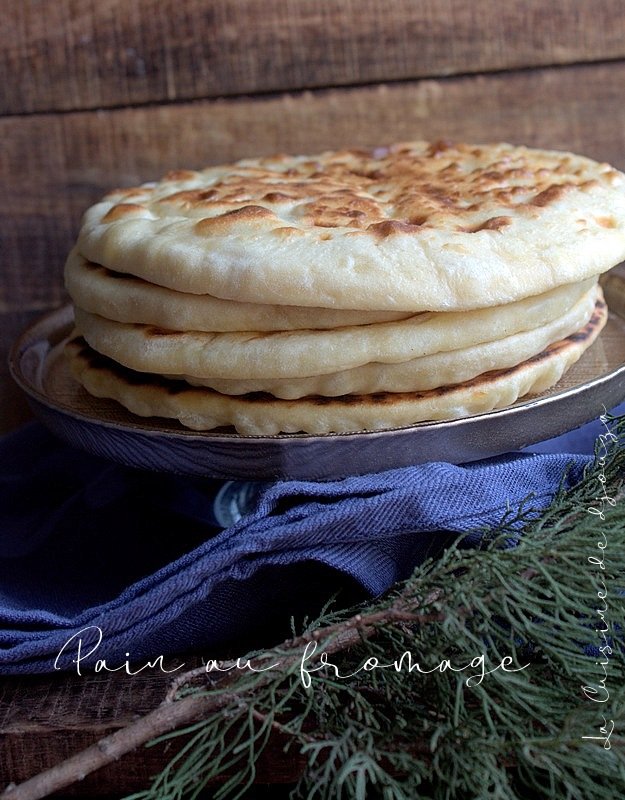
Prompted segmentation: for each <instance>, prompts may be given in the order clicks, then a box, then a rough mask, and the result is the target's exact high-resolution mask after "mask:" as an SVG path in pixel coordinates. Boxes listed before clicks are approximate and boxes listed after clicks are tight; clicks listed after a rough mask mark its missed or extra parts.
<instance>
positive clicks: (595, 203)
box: [78, 142, 625, 312]
mask: <svg viewBox="0 0 625 800" xmlns="http://www.w3.org/2000/svg"><path fill="white" fill-rule="evenodd" d="M624 180H625V176H623V175H622V174H621V173H620V172H618V171H617V170H615V169H613V168H612V167H610V166H609V165H607V164H600V163H598V162H595V161H593V160H591V159H588V158H584V157H582V156H578V155H574V154H571V153H564V152H556V151H546V150H538V149H531V148H525V147H515V146H512V145H508V144H485V145H467V144H449V143H442V142H439V143H428V142H409V143H404V144H397V145H393V146H391V147H388V148H376V149H373V150H341V151H331V152H326V153H322V154H319V155H316V156H276V157H272V158H264V159H262V158H261V159H247V160H244V161H240V162H237V163H235V164H231V165H226V166H219V167H210V168H208V169H206V170H203V171H198V172H196V171H178V172H174V173H169V174H168V175H166V176H165V177H164V178H163V179H162V180H161V181H159V182H157V183H153V184H146V185H144V186H141V187H137V188H133V189H123V190H119V191H117V192H113V193H111V194H109V195H107V196H106V197H105V198H104V199H103V200H102V201H101V202H100V203H97V204H96V205H95V206H93V207H92V208H90V209H89V210H88V211H87V213H86V214H85V217H84V220H83V226H82V229H81V232H80V235H79V239H78V250H79V252H80V253H81V254H82V255H83V256H84V257H85V258H86V259H88V260H90V261H93V262H95V263H97V264H100V265H102V266H104V267H107V268H109V269H111V270H115V271H117V272H123V273H129V274H131V275H135V276H137V277H140V278H143V279H144V280H146V281H148V282H150V283H152V284H156V285H158V286H164V287H168V288H170V289H173V290H175V291H178V292H184V293H191V294H210V295H212V296H214V297H218V298H222V299H223V298H225V299H230V300H236V301H238V302H246V303H260V304H270V305H295V306H306V307H313V308H314V307H325V308H334V309H355V310H371V311H394V312H398V311H399V312H402V311H407V312H420V311H458V310H470V309H476V308H484V307H490V306H498V305H502V304H507V303H510V302H513V301H516V300H519V299H521V298H524V297H527V296H530V295H536V294H540V293H544V292H547V291H549V290H551V289H553V288H555V287H557V286H561V285H563V284H568V283H575V282H578V281H581V280H585V279H587V278H590V277H592V276H594V275H597V274H599V273H601V272H603V271H605V270H607V269H609V268H610V267H611V266H613V265H614V264H615V263H617V262H618V261H620V260H623V259H625V189H624V186H625V183H624Z"/></svg>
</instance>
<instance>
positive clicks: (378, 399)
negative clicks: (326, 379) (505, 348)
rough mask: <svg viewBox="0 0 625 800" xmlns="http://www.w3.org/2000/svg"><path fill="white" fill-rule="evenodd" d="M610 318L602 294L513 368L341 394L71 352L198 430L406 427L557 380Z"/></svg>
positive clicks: (107, 391)
mask: <svg viewBox="0 0 625 800" xmlns="http://www.w3.org/2000/svg"><path fill="white" fill-rule="evenodd" d="M606 321H607V309H606V306H605V303H603V302H602V301H597V304H596V308H595V312H594V313H593V316H592V318H591V319H590V320H589V322H588V323H587V325H585V326H584V328H583V329H582V330H580V331H578V332H576V333H574V334H572V335H571V336H568V337H566V338H565V339H563V340H560V341H559V342H556V343H554V344H552V345H550V346H549V347H548V348H547V349H546V350H544V351H543V352H542V353H539V354H538V355H536V356H534V357H533V358H531V359H529V360H528V361H525V362H523V363H521V364H518V365H517V366H515V367H511V368H510V369H506V370H500V371H495V372H488V373H485V374H483V375H480V376H478V377H477V378H475V379H474V380H472V381H468V382H466V383H462V384H459V385H456V386H449V387H441V388H439V389H433V390H431V391H427V392H410V393H389V392H380V393H376V394H370V395H344V396H342V397H338V398H327V397H318V396H317V397H314V396H313V397H306V398H302V399H300V400H276V399H275V398H272V397H271V396H270V395H267V394H263V393H260V394H252V395H244V396H242V397H230V396H227V395H222V394H220V393H218V392H215V391H213V390H211V389H206V388H196V387H191V386H189V385H188V384H186V383H185V382H183V381H168V380H167V379H166V378H163V377H161V376H157V375H148V374H143V373H137V372H133V371H131V370H128V369H125V368H124V367H121V366H120V365H118V364H116V363H115V362H114V361H111V360H110V359H107V358H106V357H104V356H101V355H99V354H98V353H96V352H95V351H93V350H91V348H89V346H88V345H87V344H86V343H85V342H84V340H82V339H76V340H73V341H70V342H69V343H68V345H67V353H68V357H69V360H70V365H71V369H72V372H73V374H74V375H75V377H76V378H77V379H78V380H79V381H80V382H81V383H82V384H83V386H84V387H85V388H86V389H87V391H88V392H89V393H91V394H92V395H95V396H96V397H107V398H111V399H114V400H117V401H118V402H119V403H121V404H122V405H123V406H125V407H126V408H127V409H128V410H129V411H131V412H132V413H134V414H137V415H139V416H142V417H154V416H155V417H165V418H169V419H174V420H179V421H180V422H181V423H182V424H183V425H184V426H186V427H188V428H192V429H194V430H211V429H214V428H218V427H221V426H230V425H232V426H234V427H235V428H236V430H237V431H238V432H239V433H240V434H244V435H274V434H277V433H280V432H284V433H289V432H300V431H301V432H306V433H313V434H320V433H328V432H333V431H334V432H349V431H362V430H375V429H385V428H394V427H403V426H407V425H412V424H414V423H417V422H421V421H424V420H441V419H452V418H458V417H464V416H469V415H471V414H478V413H483V412H486V411H491V410H493V409H495V408H501V407H505V406H509V405H511V404H512V403H514V402H515V401H516V400H517V399H518V398H519V397H522V396H524V395H526V394H529V393H538V392H541V391H544V390H545V389H547V388H549V387H550V386H553V385H554V384H555V383H557V381H558V380H559V379H560V377H561V376H562V375H563V374H564V372H565V371H566V370H567V369H568V368H569V367H570V366H571V365H572V364H573V363H574V362H575V361H577V359H578V358H579V357H580V356H581V355H582V353H583V352H584V350H586V349H587V348H588V347H589V346H590V345H591V344H592V342H593V341H594V339H596V337H597V336H598V335H599V332H600V330H601V328H602V327H603V325H604V324H605V322H606Z"/></svg>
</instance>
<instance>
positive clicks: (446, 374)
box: [177, 286, 601, 400]
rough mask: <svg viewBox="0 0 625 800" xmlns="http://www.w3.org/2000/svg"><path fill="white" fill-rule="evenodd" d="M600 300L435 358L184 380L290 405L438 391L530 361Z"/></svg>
mask: <svg viewBox="0 0 625 800" xmlns="http://www.w3.org/2000/svg"><path fill="white" fill-rule="evenodd" d="M600 298H601V290H600V289H599V287H598V286H596V287H595V289H594V290H592V291H590V292H588V293H587V294H585V295H584V296H583V297H582V298H581V299H580V300H578V301H577V303H575V305H574V306H573V307H572V308H571V309H569V310H568V311H567V312H566V313H564V314H563V315H562V316H561V317H558V318H557V319H556V320H554V321H553V322H549V323H548V324H547V325H543V326H541V327H539V328H534V329H533V330H531V331H523V332H521V333H516V334H513V335H512V336H506V337H505V338H504V339H497V340H495V341H494V342H483V343H482V344H476V345H474V346H473V347H465V348H462V349H460V350H448V351H446V352H441V353H433V354H432V355H429V356H423V357H422V358H415V359H412V360H411V361H402V362H401V363H399V364H380V363H377V362H374V363H370V364H364V365H363V366H361V367H354V368H353V369H347V370H343V371H342V372H334V373H330V374H329V375H313V376H311V377H309V378H290V379H288V378H284V379H279V378H277V379H274V380H270V379H266V378H265V379H263V378H257V379H256V380H245V379H243V380H220V379H219V378H212V379H211V378H208V379H205V380H202V379H198V378H193V377H190V376H186V375H185V376H182V377H183V379H184V380H186V381H187V383H190V384H191V385H193V386H209V387H210V388H211V389H215V390H216V391H218V392H221V393H222V394H236V395H238V394H250V393H252V392H267V393H268V394H271V395H273V396H274V397H280V398H283V399H286V400H296V399H297V398H299V397H306V396H307V395H314V394H318V395H322V396H324V397H338V396H340V395H344V394H372V393H374V392H421V391H426V390H428V389H436V388H438V387H439V386H450V385H453V384H456V383H462V382H463V381H468V380H471V379H472V378H475V377H476V376H477V375H480V374H481V373H483V372H490V371H491V370H499V369H505V368H508V367H513V366H515V364H518V363H520V362H521V361H526V360H527V359H528V358H531V357H532V356H534V355H536V354H537V353H540V352H541V351H542V350H544V349H545V348H546V347H548V346H549V345H550V344H552V343H553V342H556V341H558V340H559V339H563V338H565V337H566V336H569V335H570V334H572V333H573V332H574V331H577V330H579V329H580V328H582V327H583V326H584V325H585V324H586V323H587V322H588V320H589V319H590V317H591V316H592V313H593V311H594V308H595V303H596V301H597V300H598V299H600ZM177 377H180V376H177Z"/></svg>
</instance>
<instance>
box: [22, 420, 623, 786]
mask: <svg viewBox="0 0 625 800" xmlns="http://www.w3.org/2000/svg"><path fill="white" fill-rule="evenodd" d="M610 425H611V429H610V430H611V433H610V436H609V437H608V436H605V437H604V439H603V440H600V441H599V442H598V444H597V449H596V453H595V460H594V463H593V464H592V465H591V466H590V467H589V468H588V469H587V470H586V473H585V475H584V477H583V479H582V480H581V481H580V483H579V484H578V485H577V486H575V487H573V488H572V489H568V490H567V489H566V488H565V484H564V482H563V484H562V486H561V488H560V491H559V492H558V493H557V495H556V497H555V498H554V500H553V502H552V504H551V505H550V507H549V508H548V509H546V510H544V511H542V512H540V513H537V512H536V510H535V509H534V508H533V507H532V500H531V498H528V500H527V501H526V502H524V503H523V504H521V505H520V506H519V508H516V509H514V508H511V509H509V510H508V512H507V513H506V514H505V516H504V518H503V519H502V521H501V524H500V525H499V526H497V528H496V529H495V530H492V531H485V532H483V533H484V536H483V540H482V544H481V546H480V547H479V548H471V549H470V548H463V546H462V542H460V541H459V542H457V543H456V544H455V545H453V546H452V547H450V548H449V549H448V550H447V551H446V552H445V553H444V554H443V555H442V557H440V558H439V559H438V560H436V561H433V560H430V561H427V562H426V563H425V564H423V565H422V566H420V567H419V568H418V569H417V570H416V571H415V573H414V574H413V575H412V576H411V578H410V579H409V580H407V581H406V582H404V583H402V584H399V585H397V586H396V587H394V589H393V590H392V591H391V592H389V593H388V594H387V595H386V596H384V597H382V598H378V599H376V600H374V601H372V602H370V603H368V604H365V605H363V606H361V607H359V608H357V609H350V610H338V611H332V610H331V609H325V610H324V612H323V614H322V616H321V618H320V619H318V620H316V621H315V622H314V623H313V624H310V625H308V626H307V628H306V630H305V631H304V633H303V634H302V635H300V636H294V637H293V638H292V639H290V640H288V641H286V642H284V643H283V644H282V645H280V646H279V647H277V648H275V649H273V650H271V651H268V652H266V653H253V654H249V655H248V656H246V657H245V658H246V659H247V658H250V659H251V661H252V663H253V665H254V666H255V668H256V669H264V668H266V667H269V666H271V665H273V664H277V665H278V666H276V667H275V668H272V669H268V670H267V671H263V672H250V671H246V670H241V671H237V670H232V671H230V672H226V673H224V674H221V675H219V677H218V678H215V677H214V676H213V675H212V674H211V675H208V676H206V675H204V674H202V671H201V670H195V671H193V672H191V673H187V674H186V675H185V676H182V678H181V679H178V680H177V681H176V682H175V683H174V685H173V686H172V690H171V691H170V693H169V695H168V697H167V698H166V700H165V701H164V703H163V704H162V705H161V706H160V707H159V708H158V709H156V710H155V711H154V712H152V714H151V715H148V717H147V718H144V719H143V720H139V721H138V723H134V726H135V727H133V726H130V727H129V728H127V729H124V730H123V731H120V732H118V733H117V734H113V736H112V737H108V739H110V740H111V741H106V740H103V743H100V748H99V754H94V752H93V751H92V752H91V753H90V755H89V758H90V759H91V760H87V759H86V757H83V758H82V761H81V760H80V757H79V758H78V766H76V764H74V765H73V766H72V767H71V769H69V770H68V769H67V768H66V770H65V780H66V781H67V776H68V774H69V775H71V774H72V770H73V773H74V774H76V770H77V769H78V768H79V767H80V769H82V771H83V772H84V771H85V765H87V766H88V769H91V768H97V766H99V765H101V764H103V763H107V762H106V758H107V757H109V755H110V754H113V755H112V757H116V756H117V755H119V754H121V753H122V752H124V748H125V749H126V750H127V749H129V748H130V747H132V746H133V745H134V746H136V745H138V744H141V743H143V742H145V741H146V739H147V738H150V739H152V740H153V741H163V739H164V738H166V739H168V740H171V739H172V738H175V737H178V736H180V735H181V734H183V733H184V734H186V735H187V736H188V737H190V738H188V740H187V741H186V743H185V744H184V745H183V746H182V747H181V749H180V751H179V753H178V754H177V755H176V756H175V757H174V758H173V759H172V760H171V762H170V764H169V765H168V766H167V767H166V768H165V769H164V770H163V771H162V772H161V774H160V775H159V776H157V778H156V779H155V781H154V783H153V785H152V786H151V787H150V788H149V789H146V790H145V791H144V792H140V793H138V794H135V795H132V800H156V798H158V800H182V798H194V797H197V796H198V795H199V793H200V792H201V791H202V789H203V788H204V787H205V786H207V785H209V784H210V783H211V782H213V781H215V780H216V779H219V780H220V781H222V783H220V785H219V787H218V788H217V789H216V793H215V797H216V798H222V800H226V798H227V800H234V798H237V797H242V796H244V794H245V791H246V788H247V787H249V786H250V785H251V783H252V782H253V780H254V777H255V765H256V762H257V760H258V757H259V755H260V754H261V752H262V751H263V749H264V748H265V747H266V745H267V742H268V741H269V739H270V737H271V735H272V734H274V733H275V734H279V735H280V736H281V737H282V738H283V739H284V740H285V741H286V743H287V744H286V746H288V747H289V748H291V750H292V751H297V752H298V753H299V754H300V755H301V756H303V757H304V758H305V759H306V769H305V771H304V774H303V776H302V779H301V781H300V783H299V785H298V787H297V789H296V794H297V796H299V797H302V798H310V800H330V798H332V800H334V799H335V798H341V797H343V798H349V800H352V798H372V797H381V798H391V799H394V800H408V799H409V798H426V799H428V800H472V798H478V797H479V798H483V799H484V800H500V798H501V800H503V799H504V798H505V800H529V798H533V797H536V796H540V797H541V798H545V800H599V799H600V798H601V799H602V798H603V797H604V796H605V793H606V790H607V789H608V788H610V787H613V786H618V785H625V736H624V733H625V658H624V656H625V645H624V636H623V624H624V620H625V614H624V611H623V605H624V601H625V592H624V586H623V582H625V448H624V447H623V444H624V443H625V419H619V420H611V421H610ZM592 509H594V511H593V510H592ZM521 528H522V533H520V529H521ZM598 542H601V543H605V546H604V547H603V549H601V548H598V546H597V543H598ZM593 558H594V559H595V561H592V560H591V559H593ZM599 561H600V562H601V564H602V565H603V568H601V566H600V564H599V563H598V562H599ZM621 581H622V582H621ZM602 586H603V587H605V592H604V595H605V597H604V598H603V599H601V598H600V597H599V596H598V590H601V587H602ZM604 606H605V609H604V610H603V611H602V612H601V613H599V609H602V608H604ZM605 625H607V632H604V634H601V628H602V627H604V626H605ZM601 647H603V651H601V650H600V649H599V648H601ZM307 648H308V649H307ZM313 648H316V649H315V652H314V654H312V655H311V649H313ZM606 648H608V649H610V650H611V652H610V653H609V657H608V658H607V659H606V657H605V656H606V653H607V652H608V650H607V649H606ZM322 653H325V654H326V656H325V657H326V659H327V664H326V665H325V667H323V668H321V669H319V670H318V671H313V669H314V667H317V666H319V664H320V661H319V659H320V657H321V654H322ZM404 653H408V654H410V656H407V655H406V656H404V657H403V660H402V654H404ZM305 654H308V655H311V658H310V659H309V660H308V661H305V660H304V656H305ZM480 656H483V657H482V660H481V661H480ZM374 659H377V661H374ZM244 660H245V659H244ZM410 660H412V666H413V667H414V664H416V663H418V664H419V665H420V669H423V670H428V671H429V672H428V673H427V674H425V673H423V672H420V671H419V669H417V668H414V669H413V671H410V670H409V667H410V666H411V663H410ZM394 661H397V662H398V663H399V668H395V667H393V666H387V667H382V666H380V665H383V664H386V665H389V664H391V665H392V664H393V662H394ZM603 662H605V663H603ZM303 663H304V664H306V665H308V666H309V668H310V673H309V674H308V679H309V686H308V688H306V687H305V686H304V683H303V673H302V664H303ZM447 664H448V665H449V666H448V667H447V668H445V665H447ZM503 664H506V665H507V669H504V668H502V665H503ZM363 665H369V667H370V668H369V669H365V668H364V667H363ZM376 665H377V666H376ZM470 665H471V666H470ZM221 666H222V667H223V668H225V667H227V666H232V662H231V663H230V664H223V665H221ZM450 667H452V668H450ZM482 668H483V669H484V673H485V674H484V675H483V676H481V670H482ZM430 670H432V671H430ZM488 670H492V671H491V672H488V674H486V673H487V671H488ZM514 670H516V671H514ZM346 676H351V677H346ZM480 676H481V679H480ZM198 684H199V685H198ZM584 686H586V687H587V688H589V690H590V696H587V695H585V694H584V691H583V687H584ZM602 687H605V691H609V697H606V698H605V702H604V703H599V702H594V701H593V700H592V691H593V690H594V691H595V692H596V693H597V695H596V696H597V697H598V695H599V694H600V693H601V692H602V691H603V689H602ZM150 717H151V718H152V719H149V718H150ZM146 720H147V721H146ZM159 726H160V729H159ZM611 726H613V728H612V727H611ZM172 729H174V730H173V731H172ZM159 733H161V734H164V735H163V736H161V737H160V738H159V737H158V736H157V734H159ZM116 737H117V738H116ZM584 737H595V738H584ZM90 750H92V749H90ZM85 752H88V751H85ZM60 766H62V765H60ZM55 769H56V768H55ZM43 783H44V784H45V783H46V782H45V780H44V781H43ZM63 785H67V783H65V784H63V783H59V780H56V783H55V782H54V781H52V780H51V779H48V780H47V787H48V788H49V787H52V789H49V790H50V791H52V790H54V789H58V788H62V786H63ZM23 786H24V787H25V786H26V784H24V785H23ZM21 788H22V787H18V788H17V789H16V790H15V791H14V792H13V793H7V800H8V798H10V797H11V798H13V800H29V799H30V798H33V797H36V796H38V797H41V796H44V795H42V794H32V793H31V794H28V793H26V792H22V793H19V791H20V789H21ZM128 800H130V798H129V799H128Z"/></svg>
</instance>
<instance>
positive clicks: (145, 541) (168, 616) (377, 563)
mask: <svg viewBox="0 0 625 800" xmlns="http://www.w3.org/2000/svg"><path fill="white" fill-rule="evenodd" d="M600 432H601V426H600V423H599V422H598V421H597V422H596V423H593V424H591V425H590V426H585V428H582V429H580V431H577V432H574V433H572V434H568V435H567V436H566V437H560V438H559V439H556V440H552V441H551V442H549V443H546V444H545V445H543V446H542V447H538V448H537V449H538V450H543V451H546V452H538V453H532V452H527V451H526V452H523V453H513V454H508V455H506V456H504V457H500V458H496V459H490V460H488V461H482V462H476V463H472V464H468V465H465V466H453V465H451V464H446V463H430V464H424V465H420V466H414V467H406V468H402V469H396V470H389V471H386V472H382V473H377V474H371V475H365V476H359V477H352V478H346V479H344V480H339V481H330V482H310V481H282V482H277V483H274V484H270V485H265V486H264V487H263V490H262V492H261V494H260V497H259V499H258V501H257V503H256V505H255V508H254V509H253V510H252V512H251V513H250V514H249V515H246V516H245V517H244V518H243V519H241V520H240V521H239V522H237V523H235V524H233V525H231V526H230V527H228V528H226V529H224V530H222V529H220V528H219V527H218V526H217V525H216V523H215V518H214V514H213V500H214V497H215V494H216V492H217V490H218V489H219V487H220V486H221V483H219V482H216V481H211V480H197V479H187V478H182V477H179V476H173V475H162V474H155V473H148V472H142V471H140V470H136V469H131V468H127V467H122V466H119V465H116V464H112V463H110V462H107V461H104V460H102V459H99V458H96V457H94V456H90V455H88V454H86V453H83V452H81V451H78V450H75V449H73V448H71V447H69V446H67V445H65V444H63V443H61V442H59V441H58V440H56V439H55V438H54V437H53V436H51V435H50V434H49V433H48V432H47V431H46V430H45V429H44V428H43V427H41V426H40V425H38V424H36V423H33V424H31V425H29V426H27V427H25V428H23V429H22V430H20V431H18V432H16V433H13V434H10V435H9V436H6V437H4V439H2V440H0V464H1V467H0V673H3V674H19V673H22V674H23V673H36V672H50V671H53V670H55V669H64V670H72V671H78V670H82V671H85V670H88V669H90V668H92V667H93V665H94V664H95V662H96V660H97V659H104V660H105V661H106V664H107V666H108V667H115V666H117V665H123V664H124V663H125V661H126V660H127V659H128V660H130V661H133V662H136V663H138V662H144V661H146V660H150V659H154V658H156V657H157V656H158V655H167V654H173V653H181V652H185V651H194V652H196V653H201V654H202V655H204V656H205V657H207V658H214V657H218V656H220V655H221V654H222V653H223V652H225V651H226V649H227V648H228V647H229V646H234V647H236V648H237V649H239V648H240V647H245V648H247V647H250V646H255V645H256V644H261V643H262V644H264V645H267V644H270V643H271V642H272V641H280V640H281V639H283V638H284V636H285V635H288V631H289V624H290V618H291V617H295V619H296V620H297V619H301V617H302V616H303V615H304V614H311V613H313V614H314V613H315V612H316V610H317V609H318V608H319V607H320V606H321V604H322V603H323V602H324V601H325V600H327V599H328V598H329V596H330V595H331V594H332V593H333V592H336V591H339V590H340V591H341V592H342V597H343V599H344V600H345V601H346V602H353V601H354V600H357V599H363V598H365V597H367V596H372V595H376V594H379V593H381V592H384V591H385V590H386V589H388V588H389V587H390V586H391V585H392V584H393V583H394V582H396V581H397V580H401V579H404V578H406V577H408V576H409V574H410V573H411V572H412V570H413V569H414V567H415V566H416V565H417V564H418V563H420V562H422V561H423V560H424V558H426V557H427V556H428V555H430V554H436V553H437V552H439V551H440V549H441V548H442V547H444V546H445V544H446V543H447V542H448V541H449V539H450V537H451V536H454V537H455V536H457V535H458V534H459V533H465V532H468V531H472V530H473V529H476V528H485V527H488V526H494V525H496V524H497V523H498V522H499V521H500V520H501V518H502V517H503V515H504V514H505V512H506V509H508V508H509V507H514V506H515V505H517V504H519V503H520V502H521V501H523V500H525V499H526V498H528V496H530V495H531V496H532V500H531V505H532V507H533V508H535V509H536V510H538V509H540V508H542V507H544V506H545V505H546V504H547V503H548V502H549V501H550V499H551V497H552V496H553V493H554V492H555V491H556V489H557V488H558V486H559V485H560V483H561V481H562V478H563V475H564V474H565V473H566V475H567V478H566V479H567V481H568V482H569V483H570V484H572V483H575V482H576V481H578V480H579V479H580V477H581V475H582V471H583V468H584V467H585V465H586V464H587V463H588V461H589V459H590V455H589V453H590V452H591V451H592V444H593V442H594V440H595V437H596V436H597V435H598V434H599V433H600ZM473 537H474V538H473V541H477V540H478V538H479V536H478V534H474V535H473ZM89 651H91V652H89ZM76 662H78V663H76Z"/></svg>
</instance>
